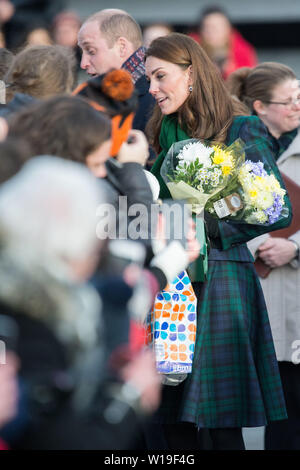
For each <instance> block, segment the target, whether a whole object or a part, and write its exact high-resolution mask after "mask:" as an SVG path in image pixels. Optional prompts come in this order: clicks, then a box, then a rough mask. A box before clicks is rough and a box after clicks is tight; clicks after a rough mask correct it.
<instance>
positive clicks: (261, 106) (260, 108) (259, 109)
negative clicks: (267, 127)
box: [253, 100, 267, 116]
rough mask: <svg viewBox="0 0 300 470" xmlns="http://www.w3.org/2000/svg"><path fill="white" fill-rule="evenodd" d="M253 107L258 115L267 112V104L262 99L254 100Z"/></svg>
mask: <svg viewBox="0 0 300 470" xmlns="http://www.w3.org/2000/svg"><path fill="white" fill-rule="evenodd" d="M253 109H254V111H255V112H256V114H257V115H258V116H259V115H261V116H264V115H265V114H267V110H266V105H265V103H263V102H262V101H260V100H255V101H254V102H253Z"/></svg>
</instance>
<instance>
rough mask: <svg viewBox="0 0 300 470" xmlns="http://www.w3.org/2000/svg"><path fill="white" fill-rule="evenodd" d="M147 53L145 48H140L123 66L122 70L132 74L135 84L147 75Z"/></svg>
mask: <svg viewBox="0 0 300 470" xmlns="http://www.w3.org/2000/svg"><path fill="white" fill-rule="evenodd" d="M145 51H146V49H145V48H144V47H140V48H139V49H137V50H136V51H135V52H134V53H133V54H132V55H131V56H130V57H129V58H128V59H127V60H126V62H124V64H123V65H122V69H125V70H127V71H128V72H129V73H130V74H131V76H132V81H133V83H134V84H136V82H137V81H138V79H139V78H141V77H142V76H143V75H145V64H144V57H145Z"/></svg>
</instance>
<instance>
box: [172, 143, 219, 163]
mask: <svg viewBox="0 0 300 470" xmlns="http://www.w3.org/2000/svg"><path fill="white" fill-rule="evenodd" d="M213 151H214V150H213V148H211V147H206V146H205V145H203V144H202V143H201V142H193V143H189V144H187V145H185V146H184V147H183V148H182V149H181V151H180V152H179V154H178V158H179V160H184V161H185V162H188V163H191V162H194V161H196V159H198V160H199V163H202V164H203V165H204V166H205V167H209V166H211V159H210V154H211V153H212V152H213Z"/></svg>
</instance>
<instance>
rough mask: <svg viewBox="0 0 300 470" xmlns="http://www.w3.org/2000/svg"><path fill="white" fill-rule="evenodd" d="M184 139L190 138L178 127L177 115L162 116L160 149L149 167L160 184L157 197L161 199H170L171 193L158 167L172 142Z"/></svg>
mask: <svg viewBox="0 0 300 470" xmlns="http://www.w3.org/2000/svg"><path fill="white" fill-rule="evenodd" d="M186 139H190V137H189V136H188V135H187V134H186V132H185V131H183V130H182V129H181V128H180V127H179V124H178V122H177V117H176V116H175V115H174V114H173V115H170V116H164V118H163V120H162V125H161V131H160V135H159V143H160V146H161V149H162V150H161V152H160V154H159V155H158V157H157V159H156V160H155V163H154V165H153V167H152V169H151V173H153V174H154V176H155V177H156V178H157V179H158V182H159V184H160V193H159V197H160V198H161V199H172V197H171V194H170V192H169V190H168V188H167V186H166V184H165V182H164V180H163V179H162V177H161V175H160V168H161V166H162V164H163V161H164V158H165V156H166V154H167V152H168V150H169V148H170V147H171V145H172V144H174V143H175V142H179V141H180V140H186Z"/></svg>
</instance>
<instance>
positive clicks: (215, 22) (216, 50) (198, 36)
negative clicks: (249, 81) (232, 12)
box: [190, 6, 257, 80]
mask: <svg viewBox="0 0 300 470" xmlns="http://www.w3.org/2000/svg"><path fill="white" fill-rule="evenodd" d="M190 36H191V37H192V38H193V39H195V40H196V41H197V42H199V43H200V44H201V46H202V47H203V49H204V50H205V51H206V53H207V54H208V55H209V57H210V58H211V60H212V61H213V62H214V63H215V64H216V66H217V67H218V69H219V70H220V72H221V75H222V77H223V78H224V79H225V80H226V78H227V77H228V76H229V75H230V74H231V73H232V72H233V71H234V70H236V69H238V68H240V67H246V66H247V67H254V66H255V65H257V57H256V52H255V50H254V48H253V46H252V45H251V44H249V42H248V41H246V39H245V38H243V37H242V35H241V34H240V33H239V32H238V31H237V30H236V29H235V28H234V27H233V25H232V24H231V21H230V19H229V17H228V15H227V13H226V12H225V10H224V9H223V8H222V7H219V6H210V7H207V8H205V9H204V10H203V11H202V12H201V16H200V19H199V22H198V25H197V31H196V33H191V34H190Z"/></svg>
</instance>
